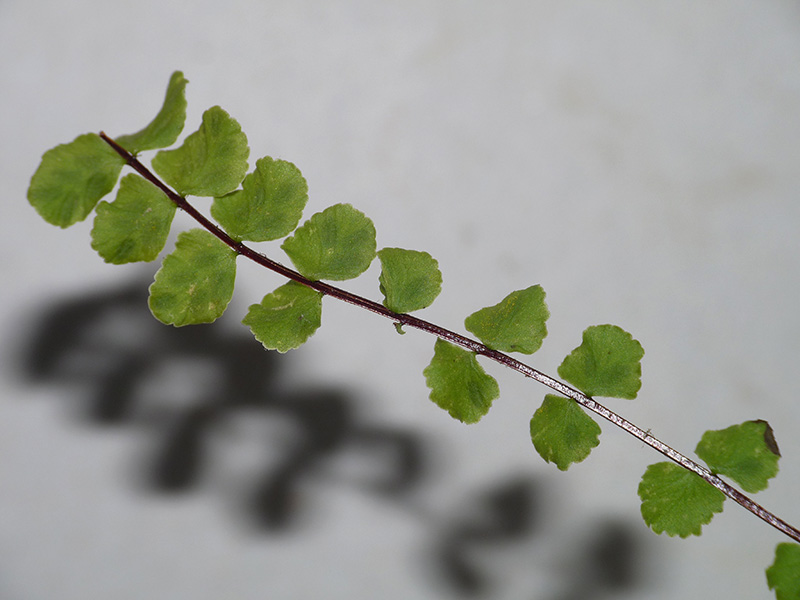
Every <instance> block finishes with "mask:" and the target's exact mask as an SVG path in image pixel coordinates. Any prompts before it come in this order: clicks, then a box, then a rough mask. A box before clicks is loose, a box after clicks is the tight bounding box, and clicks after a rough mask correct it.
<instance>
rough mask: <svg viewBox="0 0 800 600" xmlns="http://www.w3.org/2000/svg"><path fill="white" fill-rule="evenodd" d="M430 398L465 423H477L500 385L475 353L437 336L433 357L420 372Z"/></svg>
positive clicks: (495, 396) (489, 406)
mask: <svg viewBox="0 0 800 600" xmlns="http://www.w3.org/2000/svg"><path fill="white" fill-rule="evenodd" d="M423 375H425V382H426V383H427V384H428V387H429V388H430V390H431V394H430V398H431V400H433V401H434V402H435V403H436V404H437V405H439V406H440V407H441V408H443V409H445V410H446V411H447V412H449V413H450V415H451V416H453V417H455V418H456V419H458V420H459V421H463V422H464V423H477V422H478V421H480V419H481V417H483V415H485V414H486V413H487V412H489V409H490V408H491V406H492V401H493V400H494V399H495V398H497V397H498V396H499V395H500V388H499V387H498V385H497V382H496V381H495V380H494V378H493V377H492V376H491V375H487V374H486V371H484V370H483V367H481V366H480V365H479V364H478V361H477V359H476V356H475V353H473V352H469V351H468V350H464V349H463V348H459V347H458V346H454V345H453V344H450V343H449V342H445V341H443V340H441V339H437V340H436V343H435V344H434V353H433V359H432V360H431V362H430V364H429V365H428V366H427V367H425V370H424V371H423Z"/></svg>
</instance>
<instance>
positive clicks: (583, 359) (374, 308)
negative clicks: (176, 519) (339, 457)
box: [28, 72, 800, 599]
mask: <svg viewBox="0 0 800 600" xmlns="http://www.w3.org/2000/svg"><path fill="white" fill-rule="evenodd" d="M186 83H187V81H186V79H185V78H184V77H183V74H182V73H180V72H176V73H174V74H173V76H172V78H171V80H170V83H169V86H168V89H167V95H166V99H165V101H164V104H163V107H162V109H161V111H160V112H159V113H158V115H157V116H156V118H155V119H154V120H153V121H152V122H151V123H150V124H149V125H148V126H147V127H145V128H144V129H143V130H141V131H139V132H138V133H135V134H132V135H125V136H119V137H117V138H115V139H112V138H111V137H109V136H107V135H106V134H104V133H100V134H99V135H96V134H86V135H81V136H79V137H78V138H76V139H75V140H74V141H73V142H71V143H68V144H64V145H60V146H57V147H55V148H53V149H52V150H49V151H48V152H46V153H45V154H44V156H43V158H42V162H41V165H40V166H39V168H38V169H37V171H36V173H35V174H34V175H33V178H32V180H31V184H30V188H29V190H28V200H29V201H30V203H31V204H32V205H33V207H34V208H35V209H36V210H37V211H38V212H39V214H40V215H41V216H42V217H43V218H44V219H45V220H46V221H47V222H49V223H52V224H54V225H58V226H60V227H68V226H70V225H72V224H74V223H76V222H78V221H81V220H83V219H85V218H86V217H87V216H88V215H89V214H90V213H91V212H92V211H95V219H94V227H93V229H92V233H91V236H92V247H93V248H94V249H95V250H96V251H97V252H98V253H99V254H100V256H101V257H102V258H103V259H104V260H106V261H107V262H110V263H114V264H123V263H129V262H136V261H152V260H155V259H156V258H157V257H158V256H159V254H160V253H161V251H162V250H163V248H164V246H165V244H166V241H167V238H168V235H169V232H170V227H171V225H172V220H173V217H174V215H175V212H176V208H180V209H181V210H183V211H185V212H186V213H187V214H189V215H190V216H191V217H192V218H194V220H195V221H196V222H197V223H198V224H199V225H200V228H195V229H191V230H189V231H184V232H181V233H180V234H179V235H178V238H177V242H176V244H175V249H174V250H173V251H172V252H171V253H169V254H168V255H167V256H166V257H165V258H164V260H163V263H162V266H161V268H160V270H159V271H158V273H157V274H156V276H155V280H154V282H153V284H152V285H151V286H150V299H149V306H150V309H151V311H152V313H153V315H154V316H155V317H156V318H157V319H159V320H160V321H162V322H164V323H166V324H171V325H174V326H183V325H190V324H198V323H210V322H212V321H214V320H215V319H217V318H218V317H219V316H221V315H222V313H223V312H224V311H225V309H226V307H227V305H228V303H229V301H230V300H231V297H232V295H233V290H234V282H235V275H236V261H237V258H239V257H244V258H247V259H250V260H252V261H254V262H256V263H257V264H259V265H261V266H263V267H266V268H268V269H270V270H272V271H274V272H276V273H278V274H280V275H283V276H284V277H286V278H287V279H288V280H289V281H288V283H286V284H284V285H282V286H280V287H279V288H277V289H276V290H274V291H272V292H271V293H269V294H267V295H266V296H264V298H263V299H262V300H261V302H260V303H258V304H253V305H251V306H250V308H249V310H248V312H247V314H246V316H245V317H244V319H243V322H244V324H245V325H247V326H248V327H249V328H250V330H251V331H252V333H253V335H254V336H255V337H256V339H257V340H258V341H259V342H261V343H262V344H263V345H264V347H265V348H267V349H271V350H277V351H278V352H287V351H288V350H291V349H293V348H297V347H298V346H300V345H302V344H303V343H304V342H306V341H307V340H308V338H309V337H310V336H311V335H313V334H314V332H315V331H316V330H317V328H319V327H320V324H321V313H322V299H323V297H325V296H330V297H333V298H336V299H339V300H343V301H345V302H348V303H350V304H353V305H355V306H358V307H360V308H364V309H366V310H369V311H371V312H374V313H376V314H378V315H380V316H383V317H386V318H388V319H389V320H391V321H392V322H393V323H394V324H395V327H396V328H397V331H398V332H399V333H404V328H415V329H420V330H422V331H425V332H428V333H430V334H433V335H434V336H436V338H437V339H436V341H435V344H434V354H433V358H432V359H431V362H430V364H429V365H428V366H427V367H426V368H425V370H424V376H425V380H426V382H427V385H428V387H429V388H430V390H431V391H430V398H431V400H432V401H433V402H435V403H436V404H437V405H438V406H440V407H441V408H443V409H445V410H446V411H448V412H449V413H450V414H451V415H452V416H453V417H455V418H456V419H459V420H461V421H463V422H465V423H475V422H477V421H479V420H480V419H481V418H482V417H483V416H484V415H485V414H486V413H487V412H488V410H489V408H490V407H491V404H492V402H493V400H495V399H496V398H497V397H498V396H499V388H498V385H497V382H496V381H495V380H494V378H492V377H491V376H490V375H489V374H487V373H486V371H485V370H484V369H483V367H482V366H481V364H480V363H479V362H478V360H477V359H478V357H479V356H482V357H485V358H487V359H490V360H493V361H495V362H498V363H500V364H502V365H504V366H506V367H508V368H510V369H513V370H515V371H518V372H519V373H522V374H523V375H525V376H526V377H530V378H532V379H535V380H536V381H538V382H540V383H542V384H544V385H546V386H548V387H549V388H551V389H552V390H554V391H555V392H557V393H558V394H557V395H553V394H547V395H546V396H545V398H544V401H543V403H542V405H541V406H540V407H539V408H538V409H537V410H536V411H535V412H534V414H533V417H532V418H531V421H530V435H531V440H532V442H533V445H534V447H535V448H536V450H537V451H538V452H539V454H540V455H541V456H542V458H544V459H545V460H546V461H548V462H552V463H554V464H555V465H556V467H557V468H558V469H560V470H566V469H567V468H568V467H569V466H570V465H571V464H572V463H574V462H579V461H582V460H584V459H585V458H586V457H587V456H588V455H589V453H590V452H591V450H592V448H594V447H595V446H597V445H598V443H599V434H600V427H599V426H598V424H597V423H596V422H595V421H594V420H593V419H592V418H591V417H590V416H589V415H588V414H587V413H586V412H585V411H584V410H581V407H582V408H584V409H586V410H588V411H591V412H594V413H595V414H597V415H599V416H601V417H603V418H604V419H606V420H608V421H610V422H611V423H613V424H614V425H616V426H618V427H621V428H622V429H624V430H625V431H627V432H628V433H630V434H631V435H633V436H634V437H636V438H638V439H640V440H641V441H642V442H644V443H645V444H647V445H649V446H651V447H652V448H654V449H655V450H657V451H658V452H660V453H661V454H663V455H664V456H665V457H667V458H669V459H670V461H671V462H660V463H656V464H653V465H651V466H650V467H648V468H647V470H646V472H645V473H644V475H643V477H642V481H641V483H640V485H639V490H638V493H639V496H640V498H641V501H642V506H641V512H642V516H643V517H644V520H645V521H646V523H647V524H648V525H649V526H650V527H651V528H652V529H653V530H654V531H656V532H657V533H662V532H663V533H667V534H668V535H678V536H680V537H687V536H689V535H699V534H700V533H701V528H702V525H704V524H706V523H708V522H709V521H710V520H711V518H712V517H713V515H714V514H715V513H717V512H720V511H721V510H722V507H723V502H724V500H725V499H726V497H727V498H730V499H732V500H733V501H735V502H736V503H738V504H740V505H741V506H743V507H744V508H746V509H747V510H749V511H750V512H752V513H753V514H755V515H756V516H758V517H759V518H761V519H762V520H764V521H765V522H766V523H768V524H770V525H772V526H773V527H775V528H776V529H778V530H779V531H781V532H782V533H784V534H785V535H787V536H789V537H790V538H791V539H792V540H794V542H800V531H798V529H796V528H795V527H793V526H791V525H789V524H788V523H786V522H785V521H783V520H781V519H779V518H778V517H777V516H775V515H773V514H772V513H770V512H769V511H767V510H765V509H764V508H762V507H761V506H759V505H758V504H756V503H755V502H753V501H752V500H751V499H750V498H748V497H747V496H745V495H744V494H743V493H742V492H740V491H739V490H737V489H736V488H734V487H732V486H731V485H730V484H728V483H727V482H726V481H724V480H723V479H722V478H721V477H720V476H721V475H723V476H726V477H729V478H730V479H732V480H733V481H735V482H736V483H738V484H739V486H740V487H741V488H742V489H743V490H745V491H746V492H748V493H754V492H758V491H760V490H763V489H765V488H766V487H767V485H768V480H769V479H770V478H772V477H774V476H775V475H776V474H777V472H778V459H779V457H780V453H779V451H778V446H777V444H776V442H775V438H774V436H773V431H772V428H771V427H770V425H769V424H768V423H766V422H765V421H761V420H755V421H747V422H744V423H741V424H739V425H733V426H731V427H728V428H726V429H723V430H719V431H707V432H706V433H705V434H704V435H703V436H702V439H701V440H700V442H699V443H698V445H697V448H696V454H697V456H698V457H699V458H700V459H701V460H702V461H703V462H705V464H706V465H707V467H704V466H702V465H701V464H699V463H698V462H696V461H694V460H692V459H690V458H688V457H687V456H685V455H683V454H681V453H679V452H677V451H676V450H674V449H672V448H671V447H669V446H668V445H666V444H665V443H663V442H662V441H660V440H658V439H656V438H655V437H653V436H652V435H651V434H650V433H649V431H645V430H643V429H641V428H639V427H638V426H636V425H634V424H633V423H631V422H629V421H627V420H626V419H624V418H623V417H621V416H620V415H618V414H617V413H615V412H613V411H611V410H609V409H608V408H606V407H605V406H604V405H602V404H600V403H599V402H597V401H596V400H595V397H615V398H625V399H634V398H635V397H636V396H637V393H638V391H639V389H640V387H641V366H640V361H641V359H642V357H643V355H644V350H643V349H642V346H641V344H640V343H639V342H638V341H637V340H635V339H634V338H633V337H632V336H631V335H630V334H629V333H627V332H625V331H624V330H622V329H621V328H619V327H617V326H614V325H598V326H592V327H589V328H588V329H586V330H585V331H584V334H583V340H582V342H581V344H580V345H579V346H578V347H577V348H575V350H573V351H572V352H571V353H570V354H569V355H568V356H567V357H566V358H565V359H564V361H563V362H562V364H561V366H560V367H559V368H558V374H559V376H560V377H561V378H562V379H563V381H564V382H566V383H564V382H562V381H559V380H557V379H554V378H552V377H550V376H548V375H546V374H544V373H542V372H540V371H538V370H536V369H534V368H532V367H530V366H528V365H526V364H524V363H522V362H520V361H519V360H517V359H515V358H512V357H511V356H509V354H507V353H511V352H518V353H522V354H532V353H534V352H535V351H536V350H538V349H539V348H540V346H541V345H542V342H543V340H544V338H545V336H546V335H547V329H546V321H547V319H548V317H549V314H550V313H549V310H548V308H547V305H546V304H545V293H544V290H543V289H542V287H541V286H539V285H534V286H530V287H527V288H525V289H520V290H517V291H514V292H512V293H510V294H508V295H507V296H505V297H504V298H503V299H502V300H500V302H498V303H497V304H495V305H494V306H490V307H486V308H483V309H481V310H478V311H477V312H475V313H473V314H472V315H470V316H468V317H467V319H466V321H465V327H466V329H467V330H468V331H470V332H471V333H472V334H473V335H474V336H475V337H476V338H477V340H476V339H472V338H469V337H465V336H463V335H461V334H459V333H456V332H454V331H451V330H449V329H445V328H443V327H440V326H438V325H434V324H433V323H430V322H428V321H425V320H423V319H420V318H418V317H416V316H413V315H411V314H409V313H411V312H413V311H417V310H420V309H423V308H425V307H427V306H429V305H430V304H431V303H432V302H433V301H434V300H435V298H436V296H437V295H438V294H439V291H440V289H441V283H442V277H441V274H440V272H439V268H438V263H437V262H436V260H435V259H433V258H432V257H431V256H430V255H429V254H427V253H425V252H420V251H415V250H407V249H402V248H383V249H381V250H378V246H377V242H376V232H375V227H374V226H373V224H372V222H371V221H370V219H369V218H367V217H366V216H365V215H364V214H363V213H361V212H360V211H358V210H356V209H355V208H353V207H352V206H350V205H348V204H337V205H334V206H331V207H329V208H327V209H325V210H323V211H322V212H320V213H317V214H315V215H313V216H311V217H310V218H309V219H308V220H307V221H306V222H305V223H304V224H302V225H300V226H299V227H298V225H299V224H300V221H301V218H302V212H303V209H304V207H305V204H306V201H307V198H308V187H307V184H306V181H305V180H304V179H303V176H302V175H301V173H300V171H299V170H298V169H297V167H295V166H294V165H293V164H291V163H288V162H286V161H283V160H275V159H272V158H269V157H264V158H261V159H259V160H257V161H256V164H255V168H254V170H253V171H252V172H250V173H249V174H248V172H247V171H248V162H247V160H248V157H249V148H248V145H247V138H246V136H245V134H244V133H243V132H242V131H241V128H240V127H239V124H238V123H237V122H236V121H235V120H234V119H233V118H231V117H230V116H229V115H228V114H227V113H226V112H225V111H224V110H222V109H221V108H219V107H216V106H215V107H213V108H210V109H209V110H207V111H206V112H205V113H204V115H203V119H202V124H201V126H200V128H199V129H198V130H197V131H196V132H194V133H192V134H191V135H189V136H188V137H186V139H185V140H184V141H183V144H182V145H181V146H179V147H178V148H175V149H172V150H162V148H166V147H168V146H171V145H173V144H174V143H175V142H176V141H177V139H178V136H179V135H180V133H181V131H182V130H183V125H184V121H185V116H186V100H185V86H186ZM148 150H160V151H159V152H158V153H157V154H156V155H155V156H154V158H153V160H152V163H151V164H152V170H151V169H149V168H147V167H146V166H145V165H144V164H143V163H142V162H140V160H139V158H138V156H139V154H140V153H142V152H144V151H148ZM125 165H127V166H129V167H131V168H132V169H133V170H134V171H135V173H132V174H128V175H125V176H124V177H123V178H122V179H121V181H120V182H119V187H118V191H117V195H116V199H115V200H114V201H113V202H110V203H109V202H106V201H102V202H101V201H100V200H101V198H102V197H103V196H105V195H107V194H108V193H110V192H111V191H112V190H113V189H114V187H115V186H116V185H117V180H118V179H119V176H120V173H121V171H122V168H123V167H124V166H125ZM187 196H205V197H213V198H214V200H213V204H212V205H211V210H210V212H211V216H212V217H213V219H214V221H212V220H211V219H209V218H208V217H206V216H205V215H203V214H202V213H200V212H199V211H198V210H197V209H196V208H195V207H194V206H193V205H192V204H191V203H190V202H189V201H188V200H187ZM281 238H285V240H284V241H283V243H282V245H281V248H282V249H283V250H284V252H285V253H286V254H287V255H288V257H289V259H290V260H291V262H292V263H293V265H294V266H295V267H296V270H293V269H290V268H288V267H286V266H284V265H282V264H280V263H278V262H275V261H274V260H272V259H270V258H268V257H267V256H265V255H263V254H261V253H259V252H257V251H256V250H254V249H253V248H252V247H250V246H248V245H245V243H244V242H262V241H268V240H278V239H281ZM376 256H377V258H378V259H379V261H380V264H381V274H380V278H379V289H380V291H381V293H382V294H383V296H384V300H383V302H382V303H378V302H375V301H373V300H369V299H367V298H364V297H361V296H357V295H354V294H351V293H349V292H347V291H345V290H343V289H341V288H339V287H336V286H333V285H331V284H329V283H326V282H325V281H323V280H327V281H342V280H347V279H351V278H354V277H357V276H359V275H361V274H362V273H363V272H364V271H366V270H367V268H368V267H369V266H370V264H371V263H372V261H373V260H374V259H375V257H376ZM478 340H479V341H478ZM767 582H768V585H769V587H770V588H771V589H774V590H775V592H776V595H777V597H778V598H779V599H786V598H800V544H798V543H782V544H779V545H778V547H777V550H776V553H775V560H774V562H773V564H772V566H770V567H769V568H768V569H767Z"/></svg>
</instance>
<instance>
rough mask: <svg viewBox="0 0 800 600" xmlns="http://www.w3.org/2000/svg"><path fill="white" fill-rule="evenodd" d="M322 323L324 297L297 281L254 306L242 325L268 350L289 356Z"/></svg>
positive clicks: (283, 286) (282, 287) (284, 286)
mask: <svg viewBox="0 0 800 600" xmlns="http://www.w3.org/2000/svg"><path fill="white" fill-rule="evenodd" d="M321 322H322V294H320V293H319V292H317V291H315V290H312V289H311V288H308V287H306V286H304V285H301V284H299V283H297V282H295V281H290V282H289V283H287V284H285V285H282V286H281V287H279V288H278V289H276V290H275V291H274V292H272V293H271V294H267V295H266V296H264V299H263V300H262V301H261V304H253V305H252V306H251V307H250V310H248V312H247V316H245V318H244V319H243V320H242V323H244V324H245V325H247V326H248V327H250V330H251V331H252V332H253V335H254V336H255V337H256V339H257V340H258V341H259V342H261V343H262V344H263V345H264V347H265V348H267V349H268V350H277V351H278V352H288V351H289V350H292V349H293V348H297V347H299V346H301V345H302V344H303V343H304V342H305V341H306V340H307V339H308V338H310V337H311V336H312V335H313V334H314V332H315V331H316V330H317V329H318V328H319V326H320V323H321Z"/></svg>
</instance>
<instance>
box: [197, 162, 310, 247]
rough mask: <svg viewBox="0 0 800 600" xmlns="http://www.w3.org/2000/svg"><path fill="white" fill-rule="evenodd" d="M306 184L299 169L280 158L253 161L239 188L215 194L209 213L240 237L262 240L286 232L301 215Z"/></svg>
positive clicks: (237, 237) (294, 225)
mask: <svg viewBox="0 0 800 600" xmlns="http://www.w3.org/2000/svg"><path fill="white" fill-rule="evenodd" d="M307 201H308V184H306V180H305V179H304V178H303V175H302V174H301V173H300V170H299V169H298V168H297V167H295V166H294V165H293V164H292V163H290V162H286V161H284V160H273V159H272V158H269V157H264V158H260V159H258V160H257V161H256V168H255V170H254V171H253V172H252V173H250V174H249V175H248V176H247V177H245V178H244V181H242V189H241V190H236V191H234V192H231V193H230V194H228V195H226V196H222V197H221V198H216V199H215V200H214V203H213V204H212V205H211V215H212V216H213V217H214V219H216V220H217V222H218V223H219V224H220V225H222V228H223V229H224V230H225V231H227V232H228V234H230V235H231V237H234V238H236V239H237V240H240V241H251V242H265V241H267V240H276V239H278V238H282V237H285V236H287V235H289V234H290V233H291V232H292V231H294V228H295V227H297V224H298V223H299V222H300V217H302V216H303V209H304V208H305V206H306V202H307Z"/></svg>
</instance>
